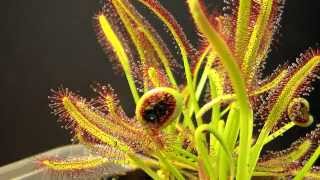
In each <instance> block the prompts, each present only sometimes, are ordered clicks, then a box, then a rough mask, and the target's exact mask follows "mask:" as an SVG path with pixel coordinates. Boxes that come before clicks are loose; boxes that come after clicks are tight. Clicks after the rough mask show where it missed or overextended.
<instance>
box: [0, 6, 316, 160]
mask: <svg viewBox="0 0 320 180" xmlns="http://www.w3.org/2000/svg"><path fill="white" fill-rule="evenodd" d="M212 1H213V2H214V0H212ZM101 2H102V1H97V0H50V1H49V0H30V1H24V0H7V1H4V0H3V1H1V2H0V95H1V99H0V166H1V165H4V164H7V163H10V162H13V161H15V160H18V159H21V158H24V157H27V156H30V155H33V154H35V153H39V152H42V151H45V150H48V149H50V148H54V147H57V146H61V145H63V144H68V143H70V140H69V139H70V136H69V134H68V132H67V131H65V130H64V129H62V128H60V124H58V123H57V122H56V117H54V116H53V115H51V114H50V110H49V108H48V105H47V104H48V99H47V96H48V95H50V89H51V88H56V87H59V86H60V85H61V84H62V85H63V86H64V87H69V88H70V89H72V90H75V91H78V90H79V91H81V92H80V93H81V95H82V96H85V97H93V96H94V94H93V93H92V91H91V89H90V88H89V85H90V83H92V82H94V81H98V82H108V83H110V84H111V85H112V86H113V87H114V89H116V92H117V93H118V94H119V97H120V99H121V101H122V105H123V106H125V109H130V107H132V103H130V102H131V101H132V99H131V94H130V92H129V88H128V86H127V84H126V81H125V79H124V77H123V76H119V74H115V73H114V72H113V70H112V66H111V63H110V62H109V61H108V60H107V57H106V56H105V54H104V52H103V51H102V49H101V48H100V46H99V44H98V43H97V41H96V36H95V33H94V30H93V25H92V17H93V15H94V14H95V13H96V12H97V11H98V10H99V9H100V7H101V6H102V5H101V4H102V3H101ZM162 2H166V3H164V5H165V6H166V7H168V8H169V10H170V11H171V12H173V14H174V15H175V16H177V19H178V21H179V22H180V23H182V25H183V26H184V28H185V29H186V30H188V34H191V33H192V31H189V30H190V24H191V19H190V17H188V16H187V13H186V9H185V7H186V6H185V5H184V1H183V0H175V1H173V0H171V1H164V0H162ZM319 12H320V1H319V0H308V1H297V0H288V2H287V5H286V7H285V12H284V14H283V20H282V21H281V24H282V27H281V33H280V34H279V35H277V37H276V43H274V46H273V49H274V51H273V53H272V56H271V58H270V63H268V64H267V70H269V71H270V70H272V69H273V68H274V67H276V65H277V64H279V63H283V62H284V61H292V60H294V59H295V57H297V56H298V55H299V53H301V52H304V50H306V49H307V48H308V47H316V43H317V42H319V41H320V25H319V18H320V15H319ZM193 37H194V36H193ZM315 88H316V90H315V91H314V93H312V94H311V96H310V97H309V100H310V101H311V104H312V105H313V106H312V110H313V114H314V115H315V117H316V118H315V119H316V121H317V120H318V119H319V118H320V113H319V112H318V108H319V105H318V104H319V100H320V86H319V85H318V84H315ZM317 91H318V92H317ZM132 109H133V108H131V110H132ZM295 133H297V132H296V131H295Z"/></svg>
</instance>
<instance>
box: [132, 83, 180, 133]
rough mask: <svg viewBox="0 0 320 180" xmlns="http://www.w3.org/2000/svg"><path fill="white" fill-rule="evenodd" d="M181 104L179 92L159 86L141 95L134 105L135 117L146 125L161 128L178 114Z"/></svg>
mask: <svg viewBox="0 0 320 180" xmlns="http://www.w3.org/2000/svg"><path fill="white" fill-rule="evenodd" d="M182 106H183V97H182V95H181V94H180V93H179V92H177V91H176V90H174V89H172V88H167V87H159V88H155V89H152V90H150V91H148V92H147V93H146V94H144V95H143V96H142V97H141V99H140V100H139V102H138V104H137V107H136V117H137V119H138V120H140V121H142V122H143V123H144V124H146V125H147V126H150V127H152V128H163V127H165V126H166V125H168V124H169V123H170V122H171V121H172V120H174V119H176V118H177V117H178V116H179V115H180V113H181V109H182Z"/></svg>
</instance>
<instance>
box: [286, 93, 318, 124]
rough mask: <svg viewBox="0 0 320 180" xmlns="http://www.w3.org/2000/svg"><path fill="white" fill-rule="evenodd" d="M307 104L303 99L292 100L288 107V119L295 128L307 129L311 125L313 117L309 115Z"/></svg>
mask: <svg viewBox="0 0 320 180" xmlns="http://www.w3.org/2000/svg"><path fill="white" fill-rule="evenodd" d="M309 109H310V107H309V102H308V101H307V100H306V99H304V98H294V99H293V100H292V101H291V102H290V104H289V106H288V110H287V113H288V117H289V119H290V120H291V121H293V122H294V123H295V124H296V125H297V126H300V127H308V126H310V125H311V124H312V123H313V117H312V116H311V115H310V114H309Z"/></svg>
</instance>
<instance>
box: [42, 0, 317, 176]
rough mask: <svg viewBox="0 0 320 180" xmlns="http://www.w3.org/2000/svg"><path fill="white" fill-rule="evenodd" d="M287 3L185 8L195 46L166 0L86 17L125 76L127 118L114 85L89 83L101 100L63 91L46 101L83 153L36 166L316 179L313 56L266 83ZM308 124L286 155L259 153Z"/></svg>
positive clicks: (58, 170) (272, 0) (117, 6)
mask: <svg viewBox="0 0 320 180" xmlns="http://www.w3.org/2000/svg"><path fill="white" fill-rule="evenodd" d="M283 2H284V1H283V0H250V1H247V0H225V1H224V3H225V6H226V7H225V8H224V9H223V10H222V11H223V13H224V14H221V13H220V11H219V10H218V11H217V10H216V9H214V10H213V11H211V6H210V4H209V2H208V1H203V0H188V1H186V2H182V3H186V4H184V6H181V7H187V8H189V14H188V15H190V20H193V21H194V24H193V25H195V27H194V29H195V30H198V31H199V33H198V34H196V41H197V42H196V43H197V45H194V44H191V42H193V41H189V38H188V37H187V36H186V33H185V32H184V29H183V28H182V27H183V26H180V23H181V22H178V21H177V20H176V19H175V16H174V14H175V13H174V12H169V11H168V9H167V8H166V4H165V2H160V1H157V0H135V1H131V0H104V4H105V5H104V7H103V8H102V10H101V11H100V12H99V13H98V14H97V15H96V16H95V18H94V24H95V28H96V32H97V36H98V40H99V42H100V45H101V46H102V47H103V48H104V50H106V52H107V54H108V55H109V56H110V57H111V58H110V60H111V61H112V62H113V63H114V64H116V65H118V66H119V65H120V67H121V70H122V71H124V75H125V77H126V78H127V81H128V83H129V88H130V90H131V94H132V96H133V98H134V100H135V104H136V107H135V111H134V112H131V113H130V111H129V113H128V114H130V116H128V115H127V112H126V111H125V110H124V109H123V108H122V106H121V105H120V100H119V98H118V97H117V95H116V93H115V91H114V90H113V89H112V88H111V86H110V85H102V84H100V83H96V84H94V85H92V89H93V91H94V92H95V93H96V95H97V96H98V97H94V98H92V99H91V100H87V99H85V98H82V97H80V96H78V95H76V94H75V93H73V92H71V91H70V90H69V89H67V88H59V89H58V90H57V91H53V95H52V96H50V98H49V99H50V107H51V108H52V110H53V114H55V115H57V116H58V117H59V121H62V122H63V124H64V125H63V127H65V128H66V129H68V130H70V131H71V134H72V136H73V140H72V142H73V143H80V144H83V145H84V146H85V147H86V148H87V149H88V150H90V151H89V153H88V154H87V155H84V156H82V157H77V156H76V155H73V154H72V155H71V156H70V157H55V158H51V157H44V158H42V159H40V161H39V162H40V163H39V164H40V165H41V166H44V167H46V169H47V170H48V173H50V172H53V173H52V174H58V175H59V177H61V176H62V177H63V178H64V176H66V177H71V178H87V179H88V178H103V176H104V175H114V174H117V175H121V174H123V173H126V172H129V171H132V170H136V169H141V170H143V171H144V172H145V173H146V174H147V175H149V176H150V177H151V178H152V179H157V180H158V179H159V180H160V179H181V180H182V179H210V180H211V179H214V180H215V179H223V180H224V179H237V180H249V179H251V178H255V177H256V176H262V177H276V178H281V179H288V178H289V179H290V178H292V177H294V176H296V179H302V178H307V179H308V178H309V179H319V178H320V167H318V166H317V165H315V164H314V162H315V161H316V160H317V159H318V156H319V142H320V128H319V127H318V126H319V124H317V119H318V117H317V116H316V115H312V114H311V112H310V109H311V106H312V104H309V102H308V101H307V99H306V96H307V95H308V94H309V92H310V91H311V89H312V88H311V87H310V86H311V82H313V81H314V80H316V79H318V78H319V75H318V71H319V70H320V68H319V67H320V66H319V62H320V55H319V54H320V52H319V50H309V51H307V52H306V53H305V54H303V55H302V56H301V57H300V58H299V59H298V60H297V62H296V63H294V64H293V65H287V64H285V65H282V66H280V68H278V69H276V70H274V73H271V75H267V76H265V75H264V73H263V69H264V64H265V63H266V62H265V61H266V60H268V59H269V58H267V56H268V53H269V50H270V46H271V43H272V41H273V38H274V37H273V35H274V34H275V33H276V32H277V29H278V27H279V20H280V19H281V18H280V16H281V12H282V10H283V9H282V7H283ZM177 3H180V2H177ZM214 8H216V7H214ZM146 12H148V13H146ZM144 15H147V16H149V15H150V16H153V17H145V16H144ZM150 20H151V21H150ZM156 23H159V24H160V25H162V26H163V27H164V31H165V32H163V31H161V30H160V31H159V28H158V25H156ZM154 25H155V26H154ZM188 28H189V27H188ZM158 31H159V32H163V33H164V34H162V33H161V34H160V33H159V32H158ZM167 40H171V41H172V43H173V44H167V43H168V42H167ZM172 45H173V46H174V48H173V49H169V48H168V47H173V46H172ZM194 47H196V48H194ZM174 51H177V52H176V53H177V56H179V58H177V57H175V56H173V55H172V54H171V53H173V52H174ZM176 59H177V60H176ZM180 64H182V66H183V68H184V69H183V76H182V77H181V76H178V75H180V74H181V73H180V72H179V71H182V68H180V67H181V65H180ZM207 115H209V116H207ZM210 115H211V116H210ZM313 125H316V126H317V127H318V128H316V129H315V130H312V131H311V132H310V133H307V135H306V136H305V137H300V136H302V135H300V134H299V135H297V136H299V138H298V139H297V140H296V141H294V142H293V143H292V144H291V146H290V147H289V148H287V149H284V150H273V149H272V150H271V151H265V150H264V147H265V145H266V144H268V143H270V142H272V141H274V140H275V139H277V140H278V141H281V140H282V138H280V136H287V134H290V133H287V132H289V131H291V130H292V129H296V128H306V127H308V128H306V129H305V130H309V128H310V129H311V128H313ZM206 132H208V133H206ZM41 162H42V163H41Z"/></svg>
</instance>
